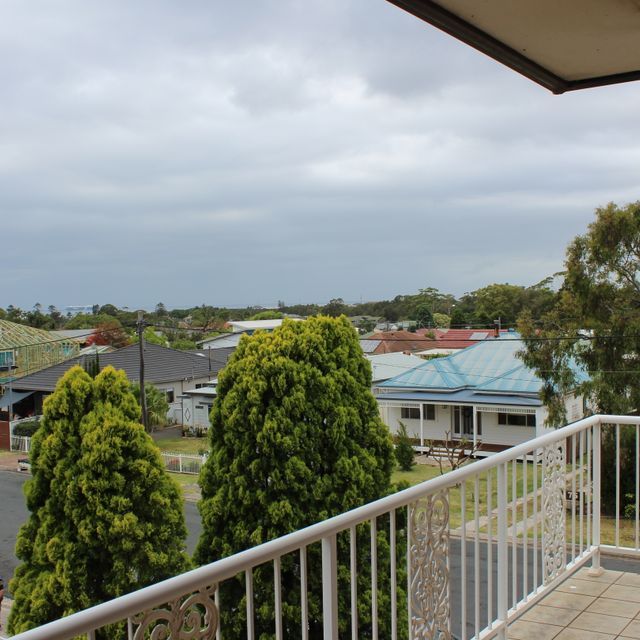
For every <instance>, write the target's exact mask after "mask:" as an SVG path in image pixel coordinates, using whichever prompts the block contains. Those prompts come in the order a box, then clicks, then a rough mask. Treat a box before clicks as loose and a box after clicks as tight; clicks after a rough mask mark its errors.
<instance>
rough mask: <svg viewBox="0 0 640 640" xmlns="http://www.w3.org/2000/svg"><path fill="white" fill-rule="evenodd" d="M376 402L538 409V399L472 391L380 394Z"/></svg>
mask: <svg viewBox="0 0 640 640" xmlns="http://www.w3.org/2000/svg"><path fill="white" fill-rule="evenodd" d="M376 400H377V401H378V402H385V401H388V400H391V401H393V400H395V401H396V402H412V401H417V402H429V403H432V404H491V405H506V406H511V405H514V406H519V407H522V406H525V407H540V406H542V401H541V400H540V399H539V398H535V397H527V396H515V395H509V394H504V393H495V394H489V393H486V394H485V393H476V392H475V391H473V389H462V390H460V391H452V392H450V393H446V392H442V391H440V392H438V391H420V392H415V391H405V392H404V393H402V392H397V393H380V394H378V395H377V396H376Z"/></svg>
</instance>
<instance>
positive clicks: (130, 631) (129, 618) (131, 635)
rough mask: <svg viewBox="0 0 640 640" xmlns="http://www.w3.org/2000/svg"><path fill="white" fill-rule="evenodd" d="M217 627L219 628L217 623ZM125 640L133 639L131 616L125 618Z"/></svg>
mask: <svg viewBox="0 0 640 640" xmlns="http://www.w3.org/2000/svg"><path fill="white" fill-rule="evenodd" d="M218 628H220V626H219V625H218ZM127 640H133V620H132V619H131V616H129V617H128V618H127Z"/></svg>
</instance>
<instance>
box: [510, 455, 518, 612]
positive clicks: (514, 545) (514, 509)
mask: <svg viewBox="0 0 640 640" xmlns="http://www.w3.org/2000/svg"><path fill="white" fill-rule="evenodd" d="M517 470H518V464H517V462H516V461H515V460H513V461H512V462H511V564H512V565H513V566H512V567H511V594H512V596H511V597H512V606H513V607H514V608H515V606H516V604H517V602H518V522H517V521H518V476H517Z"/></svg>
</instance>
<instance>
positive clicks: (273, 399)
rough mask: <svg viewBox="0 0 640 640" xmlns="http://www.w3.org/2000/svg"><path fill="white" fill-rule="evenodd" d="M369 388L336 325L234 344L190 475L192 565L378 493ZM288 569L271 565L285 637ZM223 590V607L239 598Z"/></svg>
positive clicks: (293, 592) (382, 456)
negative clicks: (277, 576) (195, 518)
mask: <svg viewBox="0 0 640 640" xmlns="http://www.w3.org/2000/svg"><path fill="white" fill-rule="evenodd" d="M370 385H371V368H370V365H369V363H368V362H367V361H366V360H365V359H364V358H363V357H362V351H361V349H360V347H359V345H358V339H357V335H356V333H355V331H354V329H353V328H352V326H351V325H350V323H349V322H348V320H347V319H346V318H344V317H341V318H337V319H332V318H328V317H315V318H310V319H309V320H307V321H305V322H292V321H288V320H285V321H284V323H283V325H282V327H280V328H279V329H276V330H275V331H273V332H272V333H262V332H258V333H256V334H255V335H253V336H251V337H244V338H243V339H242V340H241V342H240V345H239V347H238V349H237V350H236V352H235V353H234V354H233V356H232V357H231V358H230V360H229V363H228V364H227V366H226V367H225V369H224V370H223V371H222V373H221V374H220V378H219V382H218V397H217V399H216V401H215V403H214V406H213V409H212V412H211V455H210V456H209V458H208V460H207V462H206V464H205V466H204V468H203V471H202V474H201V477H200V483H201V486H202V501H201V502H200V512H201V514H202V520H203V532H202V536H201V538H200V541H199V543H198V547H197V549H196V556H195V558H196V561H197V562H198V563H200V564H203V563H206V562H210V561H212V560H215V559H218V558H222V557H224V556H228V555H230V554H232V553H235V552H238V551H241V550H243V549H246V548H248V547H250V546H253V545H256V544H260V543H262V542H265V541H267V540H270V539H272V538H276V537H278V536H281V535H283V534H286V533H289V532H291V531H293V530H296V529H299V528H302V527H304V526H307V525H309V524H312V523H314V522H317V521H319V520H321V519H324V518H327V517H330V516H333V515H335V514H338V513H341V512H343V511H346V510H348V509H351V508H354V507H356V506H359V505H361V504H363V503H366V502H369V501H371V500H374V499H376V498H379V497H380V496H382V495H385V494H386V493H388V491H389V483H390V474H391V470H392V466H393V449H392V443H391V436H390V434H389V431H388V428H387V427H386V426H385V425H384V424H383V423H382V422H381V420H380V417H379V414H378V409H377V406H376V401H375V399H374V397H373V396H372V394H371V391H370ZM310 562H311V560H310ZM294 565H295V560H294V559H291V558H288V564H287V565H286V566H283V583H284V585H285V587H284V592H285V593H287V606H286V607H285V609H284V615H285V623H286V624H287V625H289V626H290V629H291V632H292V633H295V631H294V629H298V627H299V608H296V607H297V606H298V605H297V604H296V603H297V598H298V597H299V595H297V594H298V593H299V589H295V588H293V583H294V582H295V580H297V578H295V575H296V570H299V568H298V569H296V567H295V566H294ZM255 581H256V585H261V586H260V589H259V588H258V586H256V590H257V591H260V590H262V591H261V592H262V593H266V592H268V588H269V587H268V586H267V583H268V581H266V580H265V581H264V584H262V583H261V581H260V575H258V574H257V575H256V576H255ZM287 581H288V582H290V583H291V585H290V588H288V589H287V587H286V585H287V584H288V582H287ZM227 589H228V590H227V591H226V592H225V591H224V590H223V591H222V593H221V597H222V598H223V600H224V599H225V598H228V599H229V602H232V601H234V599H235V602H236V603H237V602H238V601H239V600H241V598H242V597H243V593H244V587H243V585H242V584H241V583H239V582H238V583H237V584H235V585H228V586H227ZM312 600H313V599H312ZM314 602H315V601H314ZM236 606H237V605H236ZM270 606H271V605H269V598H266V600H265V604H264V607H263V608H262V609H261V611H263V614H261V615H262V618H261V620H262V623H261V621H260V620H258V626H259V627H260V624H263V625H264V628H265V629H267V628H268V627H269V623H268V622H267V618H268V612H269V611H270V610H271V609H270ZM311 609H313V605H312V606H311ZM313 611H314V615H315V614H317V608H316V609H313ZM222 615H223V617H224V607H223V614H222ZM241 615H242V614H241ZM227 622H228V624H226V623H225V629H226V632H225V633H226V634H230V637H236V636H237V637H240V636H241V633H242V620H241V618H239V617H237V616H236V617H235V618H234V619H233V620H229V621H227ZM229 625H230V626H231V628H230V626H229ZM234 625H235V626H234ZM259 635H260V634H259V633H258V634H257V636H259ZM287 637H289V635H287ZM292 637H295V635H294V636H292Z"/></svg>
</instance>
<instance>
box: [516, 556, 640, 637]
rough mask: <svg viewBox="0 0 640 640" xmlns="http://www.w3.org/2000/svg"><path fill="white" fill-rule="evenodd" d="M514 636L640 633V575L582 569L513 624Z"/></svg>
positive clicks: (634, 634)
mask: <svg viewBox="0 0 640 640" xmlns="http://www.w3.org/2000/svg"><path fill="white" fill-rule="evenodd" d="M508 635H509V638H510V639H513V640H552V638H553V639H555V640H613V639H614V638H640V575H638V574H637V573H630V572H624V571H614V570H612V569H605V571H604V573H603V574H602V575H601V576H598V577H595V576H590V575H589V574H588V569H586V568H583V569H580V570H579V571H578V572H577V573H576V574H575V575H574V576H572V577H571V578H569V579H568V580H565V582H563V583H562V584H561V585H560V586H559V587H558V588H557V589H555V591H554V592H553V593H551V594H550V595H548V596H547V597H546V598H545V599H544V600H542V602H541V603H540V604H537V605H536V606H534V607H532V608H531V609H530V610H529V611H527V612H526V613H525V614H524V615H523V616H522V618H520V619H519V620H518V621H517V622H515V623H514V624H512V625H511V626H510V627H509V634H508Z"/></svg>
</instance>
